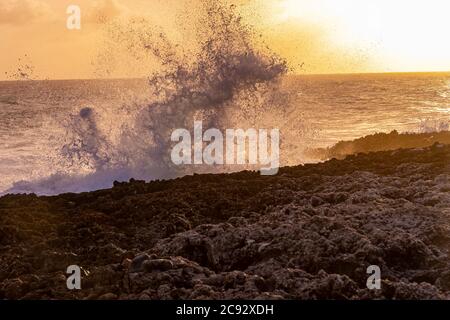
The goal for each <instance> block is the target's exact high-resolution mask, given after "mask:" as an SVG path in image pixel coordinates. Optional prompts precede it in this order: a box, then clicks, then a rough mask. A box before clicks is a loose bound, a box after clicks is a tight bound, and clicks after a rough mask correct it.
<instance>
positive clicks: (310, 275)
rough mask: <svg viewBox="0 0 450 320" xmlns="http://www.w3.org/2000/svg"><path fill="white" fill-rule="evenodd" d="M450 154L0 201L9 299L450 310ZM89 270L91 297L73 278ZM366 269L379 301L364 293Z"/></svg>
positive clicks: (0, 244)
mask: <svg viewBox="0 0 450 320" xmlns="http://www.w3.org/2000/svg"><path fill="white" fill-rule="evenodd" d="M449 176H450V146H444V145H439V144H435V145H434V146H432V147H428V148H424V149H409V150H396V151H386V152H378V153H371V154H359V155H352V156H349V157H347V158H346V159H345V160H335V159H333V160H331V161H328V162H326V163H322V164H316V165H305V166H297V167H291V168H283V169H281V170H280V173H279V175H277V176H273V177H267V176H260V175H259V173H254V172H241V173H236V174H228V175H194V176H189V177H184V178H181V179H176V180H171V181H156V182H152V183H144V182H140V181H130V182H129V183H116V184H115V186H114V188H112V189H111V190H104V191H97V192H91V193H84V194H78V195H76V194H66V195H60V196H55V197H37V196H35V195H10V196H6V197H3V198H1V199H0V298H3V299H5V298H6V299H42V298H57V299H237V298H251V299H253V298H256V299H373V298H379V299H431V298H433V299H449V298H450V257H449V250H450V180H449ZM72 264H77V265H79V266H81V267H82V268H83V278H82V290H80V291H69V290H68V289H67V288H66V274H65V271H66V268H67V266H69V265H72ZM369 265H378V266H380V268H381V276H382V288H381V290H369V289H367V288H366V280H367V277H368V275H367V273H366V269H367V267H368V266H369Z"/></svg>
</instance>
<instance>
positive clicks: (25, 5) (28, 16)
mask: <svg viewBox="0 0 450 320" xmlns="http://www.w3.org/2000/svg"><path fill="white" fill-rule="evenodd" d="M51 16H52V12H51V9H50V7H49V6H48V5H47V4H46V3H44V2H42V1H39V0H2V4H1V6H0V24H10V25H23V24H28V23H30V22H34V21H36V20H41V19H42V18H46V19H48V18H50V17H51Z"/></svg>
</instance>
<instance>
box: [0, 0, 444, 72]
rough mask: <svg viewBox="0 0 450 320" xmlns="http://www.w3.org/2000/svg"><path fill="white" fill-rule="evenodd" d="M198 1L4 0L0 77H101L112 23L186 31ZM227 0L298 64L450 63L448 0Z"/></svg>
mask: <svg viewBox="0 0 450 320" xmlns="http://www.w3.org/2000/svg"><path fill="white" fill-rule="evenodd" d="M195 1H198V0H0V52H1V53H0V55H1V59H0V79H10V78H11V77H12V75H13V76H14V75H15V74H16V73H17V70H18V69H20V70H22V71H23V70H25V69H26V70H28V71H27V73H28V74H27V75H26V76H30V77H31V78H46V79H47V78H48V79H80V78H95V77H99V74H98V64H100V62H102V63H108V61H107V60H108V57H107V56H104V55H103V56H102V55H101V54H102V51H105V30H107V28H106V27H105V26H106V25H107V24H108V23H112V22H114V21H116V20H118V19H125V20H126V19H130V18H136V17H145V18H146V19H147V20H148V21H151V23H152V24H153V25H158V26H161V28H162V29H164V30H166V31H168V32H169V33H172V34H173V36H174V37H175V38H177V37H178V38H180V37H181V38H182V37H183V32H186V31H183V30H179V29H182V28H180V24H179V23H178V19H179V17H180V14H181V13H182V12H186V11H189V10H194V11H195ZM231 1H233V2H234V3H235V4H236V5H237V6H238V10H239V11H240V12H241V13H242V15H243V17H244V20H245V22H246V23H249V24H251V25H252V26H254V28H255V30H257V31H258V32H260V33H261V34H262V35H263V37H264V40H265V41H266V43H267V45H268V46H269V47H270V48H271V49H273V50H274V51H275V52H277V53H278V54H280V55H281V56H282V57H285V58H286V59H287V60H288V61H289V63H290V65H291V66H292V70H293V71H292V72H293V73H299V74H309V73H333V74H334V73H364V72H420V71H450V41H448V33H449V31H450V19H448V14H449V12H450V1H448V0H230V1H228V2H230V3H231ZM69 5H78V6H79V7H80V9H81V29H80V30H69V29H68V28H67V27H66V21H67V18H68V14H67V13H66V10H67V7H68V6H69ZM106 42H107V41H106ZM108 45H109V46H110V47H109V49H108V50H111V43H109V44H108ZM112 45H113V47H114V46H115V45H117V47H119V46H120V45H121V44H120V43H117V44H114V43H113V44H112ZM99 57H103V60H102V61H99ZM100 59H101V58H100ZM126 59H127V58H126V52H125V54H124V55H123V56H122V57H121V60H122V61H123V60H126ZM135 69H139V68H132V67H130V66H129V65H127V64H123V65H122V66H121V67H117V70H116V71H117V72H115V73H114V74H112V75H111V76H112V77H120V76H125V77H128V76H141V75H139V70H135Z"/></svg>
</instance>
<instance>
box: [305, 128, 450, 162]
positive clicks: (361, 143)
mask: <svg viewBox="0 0 450 320" xmlns="http://www.w3.org/2000/svg"><path fill="white" fill-rule="evenodd" d="M435 143H442V144H450V131H441V132H429V133H402V134H399V133H398V132H397V131H395V130H394V131H392V132H391V133H376V134H372V135H370V136H365V137H362V138H359V139H356V140H353V141H340V142H338V143H336V144H335V145H334V146H332V147H330V148H319V149H310V150H308V151H306V156H308V157H311V158H313V159H321V160H327V159H331V158H337V159H343V158H345V157H346V156H348V155H350V154H355V153H361V152H366V153H367V152H377V151H386V150H396V149H399V148H424V147H429V146H431V145H433V144H435Z"/></svg>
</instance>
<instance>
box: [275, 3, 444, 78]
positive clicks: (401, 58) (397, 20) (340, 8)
mask: <svg viewBox="0 0 450 320" xmlns="http://www.w3.org/2000/svg"><path fill="white" fill-rule="evenodd" d="M276 6H277V7H278V10H277V11H278V19H279V20H280V21H282V22H283V21H284V22H286V21H290V22H294V23H295V24H298V26H299V28H301V27H302V26H303V25H305V24H314V25H319V26H320V27H321V28H324V29H325V30H326V33H327V35H328V38H329V41H331V42H333V43H334V44H337V45H341V46H346V47H348V48H356V49H358V48H360V49H361V48H362V49H367V50H369V51H371V52H372V53H373V54H376V55H377V57H382V58H381V59H382V60H383V62H385V63H387V64H390V65H392V67H394V68H395V69H396V70H398V71H403V70H404V71H422V70H423V71H433V70H436V71H437V70H441V71H444V70H450V41H448V32H449V31H450V19H449V18H448V14H449V12H450V1H448V0H427V1H424V0H394V1H392V0H376V1H375V0H374V1H372V0H339V1H336V0H281V1H278V2H276Z"/></svg>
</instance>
